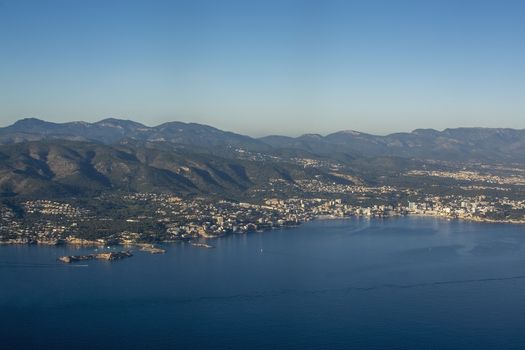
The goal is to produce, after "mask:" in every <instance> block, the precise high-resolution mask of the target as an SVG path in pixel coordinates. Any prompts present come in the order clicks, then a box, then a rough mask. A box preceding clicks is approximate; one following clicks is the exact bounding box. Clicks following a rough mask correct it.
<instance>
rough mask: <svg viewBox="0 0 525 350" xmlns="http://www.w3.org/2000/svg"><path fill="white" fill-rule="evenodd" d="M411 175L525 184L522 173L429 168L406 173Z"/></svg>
mask: <svg viewBox="0 0 525 350" xmlns="http://www.w3.org/2000/svg"><path fill="white" fill-rule="evenodd" d="M406 175H409V176H434V177H443V178H449V179H454V180H462V181H472V182H485V183H488V184H500V185H525V177H523V176H521V175H510V176H498V175H493V174H481V173H479V172H477V171H467V170H462V171H440V170H434V171H427V170H411V171H409V172H407V173H406Z"/></svg>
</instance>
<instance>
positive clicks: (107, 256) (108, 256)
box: [58, 250, 133, 264]
mask: <svg viewBox="0 0 525 350" xmlns="http://www.w3.org/2000/svg"><path fill="white" fill-rule="evenodd" d="M132 256H133V254H131V252H130V251H129V250H128V251H122V252H103V253H94V254H86V255H66V256H61V257H59V258H58V260H59V261H61V262H63V263H66V264H69V263H72V262H76V261H84V260H94V259H98V260H107V261H113V260H120V259H124V258H129V257H132Z"/></svg>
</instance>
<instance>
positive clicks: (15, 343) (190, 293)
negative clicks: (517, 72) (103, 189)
mask: <svg viewBox="0 0 525 350" xmlns="http://www.w3.org/2000/svg"><path fill="white" fill-rule="evenodd" d="M207 242H208V243H210V244H212V245H214V246H215V248H214V249H202V248H198V247H194V246H191V245H190V244H188V243H184V242H181V243H174V244H169V245H165V246H164V247H165V248H166V249H167V253H166V254H163V255H150V254H148V253H144V252H139V251H136V252H135V255H134V256H133V257H132V258H129V259H125V260H122V261H116V262H104V261H88V262H87V263H79V264H70V265H66V264H60V263H58V262H56V258H57V257H58V256H60V255H66V254H67V255H71V254H81V253H87V252H92V251H93V249H90V248H81V249H78V248H74V247H42V246H0V283H1V284H0V311H1V313H0V314H1V318H0V339H1V341H2V348H6V349H36V348H39V349H43V348H54V349H66V348H71V347H74V348H76V349H91V348H101V349H109V348H127V349H175V348H176V349H247V348H251V349H267V348H286V349H326V348H330V349H349V348H353V349H365V348H366V349H385V348H388V349H443V348H447V349H465V348H476V349H494V348H499V349H523V348H525V326H524V321H525V228H524V227H523V226H520V225H509V224H487V223H472V222H462V221H447V220H440V219H434V218H418V217H404V218H392V219H371V220H367V219H347V220H321V221H313V222H310V223H307V224H304V225H301V226H300V227H297V228H294V229H286V230H276V231H270V232H264V233H252V234H247V235H230V236H227V237H223V238H219V239H214V240H208V241H207Z"/></svg>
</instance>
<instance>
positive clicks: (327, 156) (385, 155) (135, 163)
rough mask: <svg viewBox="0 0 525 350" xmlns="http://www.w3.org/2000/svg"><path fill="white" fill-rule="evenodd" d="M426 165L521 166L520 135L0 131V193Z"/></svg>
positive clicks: (344, 175) (249, 184)
mask: <svg viewBox="0 0 525 350" xmlns="http://www.w3.org/2000/svg"><path fill="white" fill-rule="evenodd" d="M304 160H308V162H309V164H310V165H311V164H314V166H310V165H305V161H304ZM435 161H440V162H457V163H458V162H459V163H461V162H463V163H464V162H477V163H493V164H496V163H497V164H524V163H525V130H516V129H489V128H457V129H445V130H443V131H437V130H433V129H417V130H414V131H412V132H408V133H395V134H390V135H386V136H378V135H371V134H366V133H360V132H356V131H340V132H336V133H333V134H329V135H326V136H322V135H318V134H306V135H302V136H299V137H288V136H267V137H262V138H253V137H249V136H245V135H240V134H236V133H232V132H227V131H222V130H219V129H217V128H214V127H211V126H207V125H201V124H195V123H182V122H169V123H164V124H161V125H159V126H155V127H149V126H145V125H143V124H140V123H137V122H134V121H130V120H121V119H114V118H110V119H104V120H101V121H99V122H96V123H86V122H69V123H51V122H47V121H43V120H39V119H35V118H29V119H22V120H19V121H17V122H16V123H14V124H13V125H10V126H7V127H4V128H0V193H1V194H2V195H4V196H19V195H21V196H49V195H51V194H52V195H72V194H87V193H92V192H93V193H94V192H101V191H109V190H121V191H170V192H176V193H180V194H194V195H218V196H220V197H242V196H243V195H245V194H246V193H249V192H250V193H252V194H253V193H255V192H257V189H258V188H261V187H264V186H266V185H267V184H268V183H269V182H271V181H274V180H276V179H277V180H279V181H284V182H288V183H292V184H293V183H295V182H296V181H298V180H301V179H323V180H325V181H331V182H341V183H352V182H373V181H375V180H376V179H377V178H378V177H380V176H383V175H385V174H391V175H393V176H395V173H396V172H400V171H402V170H406V169H404V168H406V167H410V166H414V165H415V164H420V163H428V162H435ZM312 162H313V163H312Z"/></svg>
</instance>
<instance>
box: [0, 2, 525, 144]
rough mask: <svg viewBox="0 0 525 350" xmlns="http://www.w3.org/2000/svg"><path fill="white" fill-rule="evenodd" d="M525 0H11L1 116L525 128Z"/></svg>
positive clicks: (257, 132) (237, 126) (303, 127)
mask: <svg viewBox="0 0 525 350" xmlns="http://www.w3.org/2000/svg"><path fill="white" fill-rule="evenodd" d="M524 10H525V3H523V2H521V1H511V0H507V1H489V0H485V1H473V0H469V1H462V2H461V3H458V2H457V1H451V0H446V1H425V2H421V1H410V0H404V1H379V0H378V1H366V2H365V1H335V0H334V1H298V0H282V1H233V0H229V1H221V2H215V1H204V0H200V1H199V0H197V1H160V0H159V1H121V0H113V1H101V0H94V1H79V2H69V1H60V0H48V1H34V0H33V1H30V0H20V1H5V0H3V1H2V0H0V43H1V44H2V50H3V54H2V55H0V77H1V78H2V79H1V82H0V105H1V106H2V108H0V123H1V125H2V126H6V125H9V124H11V123H13V122H15V121H16V120H19V119H22V118H27V117H37V118H40V119H44V120H47V121H53V122H66V121H71V120H83V121H88V122H94V121H97V120H100V119H104V118H106V116H117V117H118V118H123V119H131V120H134V121H137V122H140V123H143V124H146V125H158V124H161V123H163V122H168V121H175V120H177V121H184V122H195V123H200V124H207V125H211V126H214V127H217V128H219V129H223V130H228V131H232V132H236V133H241V134H246V135H251V136H255V137H259V136H265V135H275V134H277V135H290V136H297V135H301V134H304V133H319V134H323V135H324V134H328V133H331V132H335V131H339V130H347V129H351V130H357V131H360V132H366V133H370V134H376V135H385V134H390V133H394V132H409V131H411V130H414V129H418V128H433V129H437V130H442V129H445V128H455V127H508V128H516V129H523V128H525V118H523V116H524V114H525V113H524V112H525V22H524V21H523V20H522V15H521V14H522V13H523V12H524Z"/></svg>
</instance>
